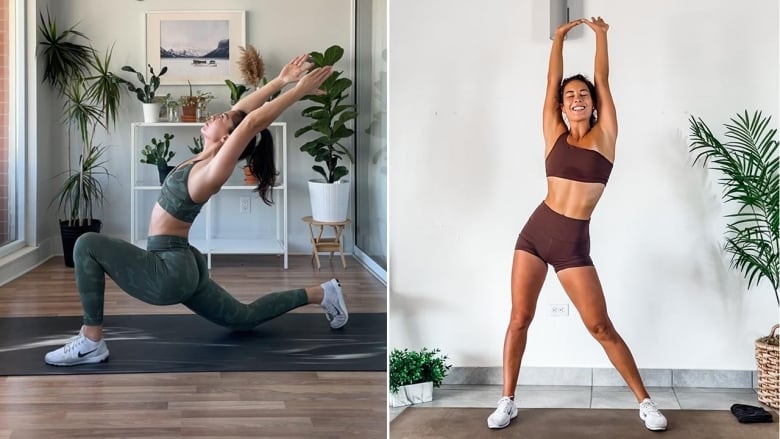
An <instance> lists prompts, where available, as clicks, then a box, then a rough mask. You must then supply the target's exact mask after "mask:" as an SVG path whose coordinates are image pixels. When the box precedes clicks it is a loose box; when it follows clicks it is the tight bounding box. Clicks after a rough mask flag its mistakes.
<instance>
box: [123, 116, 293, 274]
mask: <svg viewBox="0 0 780 439" xmlns="http://www.w3.org/2000/svg"><path fill="white" fill-rule="evenodd" d="M202 126H203V123H185V122H160V123H141V122H136V123H133V124H132V127H131V130H130V144H131V145H132V153H131V160H130V182H131V184H130V186H131V189H130V241H131V242H132V243H133V244H135V245H137V246H139V247H142V248H146V238H147V236H148V229H149V218H150V216H151V212H152V208H153V207H154V204H155V203H156V201H157V197H159V195H160V184H159V183H160V181H159V177H158V174H157V168H156V167H155V166H152V165H148V164H145V163H141V162H140V159H141V150H142V149H143V147H144V145H146V144H147V143H151V139H152V137H156V138H158V139H161V138H162V137H163V133H166V132H169V133H171V134H173V135H174V138H173V140H171V150H172V151H174V152H175V153H176V155H175V156H174V157H173V159H172V160H171V164H172V165H176V164H179V163H181V162H183V161H185V160H187V159H188V158H190V157H192V152H190V151H189V149H187V145H190V146H192V145H193V142H192V138H193V137H198V136H200V128H201V127H202ZM269 130H270V131H271V133H272V135H273V137H274V149H275V151H274V152H275V161H276V168H277V170H278V172H279V176H278V178H277V186H275V187H274V188H273V198H274V205H273V206H270V207H269V206H266V205H265V204H264V203H263V201H262V200H261V199H260V197H259V196H258V194H257V193H256V192H253V191H252V190H253V189H254V187H255V186H253V185H247V184H245V183H244V174H243V172H242V170H241V166H242V165H243V160H242V161H241V162H239V163H237V164H236V170H235V172H233V175H232V176H231V177H230V179H229V180H228V182H227V183H226V184H225V186H223V187H222V190H221V191H220V192H219V193H217V194H215V195H213V196H212V197H211V199H210V200H209V201H208V202H207V203H206V205H205V206H203V210H202V211H201V213H200V215H199V216H198V217H197V218H196V219H195V222H194V223H193V225H192V229H191V230H190V243H191V244H192V245H193V246H194V247H196V248H197V249H198V250H200V251H201V252H202V253H203V254H204V255H206V257H207V258H208V266H209V268H211V255H213V254H277V255H283V257H284V268H285V270H286V269H287V267H288V240H287V124H286V123H285V122H274V123H272V124H271V126H270V127H269ZM247 200H248V202H249V204H248V205H247ZM242 206H248V207H249V209H248V212H246V211H245V212H242V209H241V207H242ZM244 210H246V209H244ZM271 223H273V224H271Z"/></svg>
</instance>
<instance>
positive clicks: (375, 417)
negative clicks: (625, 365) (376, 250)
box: [0, 255, 387, 439]
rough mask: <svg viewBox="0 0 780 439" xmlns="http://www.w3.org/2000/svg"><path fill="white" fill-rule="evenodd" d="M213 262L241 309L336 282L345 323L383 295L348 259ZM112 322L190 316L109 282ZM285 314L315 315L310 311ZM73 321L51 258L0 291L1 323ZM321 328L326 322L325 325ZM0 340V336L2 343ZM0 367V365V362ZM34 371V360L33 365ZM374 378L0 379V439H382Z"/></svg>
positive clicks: (58, 261)
mask: <svg viewBox="0 0 780 439" xmlns="http://www.w3.org/2000/svg"><path fill="white" fill-rule="evenodd" d="M289 267H290V268H289V269H288V270H286V271H285V270H283V269H282V263H281V259H280V258H278V257H275V256H226V255H222V256H220V255H217V256H214V257H213V259H212V271H211V277H212V278H213V279H214V280H215V281H217V282H218V283H219V284H220V285H222V286H223V287H225V288H226V289H227V290H228V291H230V292H231V293H233V294H234V295H235V296H236V297H237V298H238V299H239V300H242V301H244V302H248V301H250V300H253V299H255V298H257V297H258V296H259V295H261V294H264V293H268V292H271V291H279V290H285V289H292V288H298V287H305V286H312V285H317V284H319V283H321V282H324V281H326V280H328V279H330V278H331V277H338V279H339V280H340V281H341V284H342V288H343V290H344V296H345V299H346V301H347V306H348V308H349V310H350V312H353V313H358V312H381V313H386V311H387V306H386V304H387V293H386V289H385V286H384V285H382V283H381V282H379V281H378V280H376V279H375V278H374V277H373V276H372V275H371V274H370V273H368V272H367V271H366V270H365V269H363V268H362V267H361V266H360V264H358V263H357V262H356V261H355V260H348V261H347V269H346V270H344V269H342V268H341V266H340V264H337V263H336V261H335V260H334V264H332V265H331V264H329V263H328V262H327V259H326V260H325V263H324V264H323V267H322V270H321V271H317V270H315V269H314V268H313V267H312V265H311V260H310V258H309V257H306V256H291V257H290V263H289ZM106 287H107V291H106V308H105V314H106V322H109V321H110V318H111V315H117V314H179V313H190V311H189V310H188V309H187V308H185V307H183V306H181V305H174V306H165V307H157V306H152V305H147V304H145V303H143V302H140V301H138V300H136V299H134V298H132V297H130V296H129V295H127V294H125V293H123V292H122V291H121V290H119V288H117V286H116V285H115V284H114V283H113V282H112V281H111V280H110V279H107V281H106ZM293 312H317V313H321V312H322V311H321V309H320V308H319V307H316V306H306V307H302V308H298V309H296V310H294V311H293ZM63 315H81V306H80V304H79V299H78V294H77V293H76V287H75V281H74V277H73V269H71V268H67V267H65V266H64V264H63V261H62V258H54V259H51V260H49V261H47V262H46V263H44V264H43V265H41V266H40V267H38V268H36V269H35V270H33V271H31V272H30V273H27V274H25V275H23V276H22V277H20V278H18V279H16V280H14V281H13V282H10V283H9V284H6V285H5V286H2V287H0V316H6V317H11V316H15V317H20V316H63ZM323 319H324V317H323ZM0 336H1V335H0ZM0 361H2V360H1V357H0ZM41 361H43V359H41ZM386 395H387V391H386V377H385V373H383V372H363V373H355V372H235V373H233V372H231V373H220V372H213V373H189V374H127V375H117V374H113V375H67V376H43V377H39V376H25V377H0V439H2V438H38V437H47V438H49V437H51V438H87V437H99V438H114V437H123V438H129V437H144V438H155V437H212V438H231V437H255V438H265V437H295V438H309V437H313V438H314V437H316V438H319V437H328V438H330V437H332V438H348V437H355V438H357V437H360V438H382V437H386V431H387V430H386V428H387V427H386V425H387V420H386V410H387V403H386Z"/></svg>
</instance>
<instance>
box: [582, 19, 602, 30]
mask: <svg viewBox="0 0 780 439" xmlns="http://www.w3.org/2000/svg"><path fill="white" fill-rule="evenodd" d="M582 22H583V23H585V24H587V25H588V27H590V28H591V29H593V32H606V31H607V30H609V25H608V24H607V22H605V21H604V19H603V18H601V17H590V20H586V19H583V20H582Z"/></svg>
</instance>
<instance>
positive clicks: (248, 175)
mask: <svg viewBox="0 0 780 439" xmlns="http://www.w3.org/2000/svg"><path fill="white" fill-rule="evenodd" d="M259 182H260V181H259V180H258V179H257V177H255V175H254V174H252V171H250V170H249V166H247V165H244V183H246V184H257V183H259Z"/></svg>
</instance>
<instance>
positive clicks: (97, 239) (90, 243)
mask: <svg viewBox="0 0 780 439" xmlns="http://www.w3.org/2000/svg"><path fill="white" fill-rule="evenodd" d="M104 238H106V237H105V236H103V235H101V234H100V233H95V232H87V233H85V234H83V235H81V236H79V238H78V239H77V240H76V244H74V246H73V258H74V259H78V258H79V257H84V256H88V255H89V254H90V251H91V250H94V249H96V248H98V247H99V246H100V245H101V243H102V242H104V241H105V239H104Z"/></svg>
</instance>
